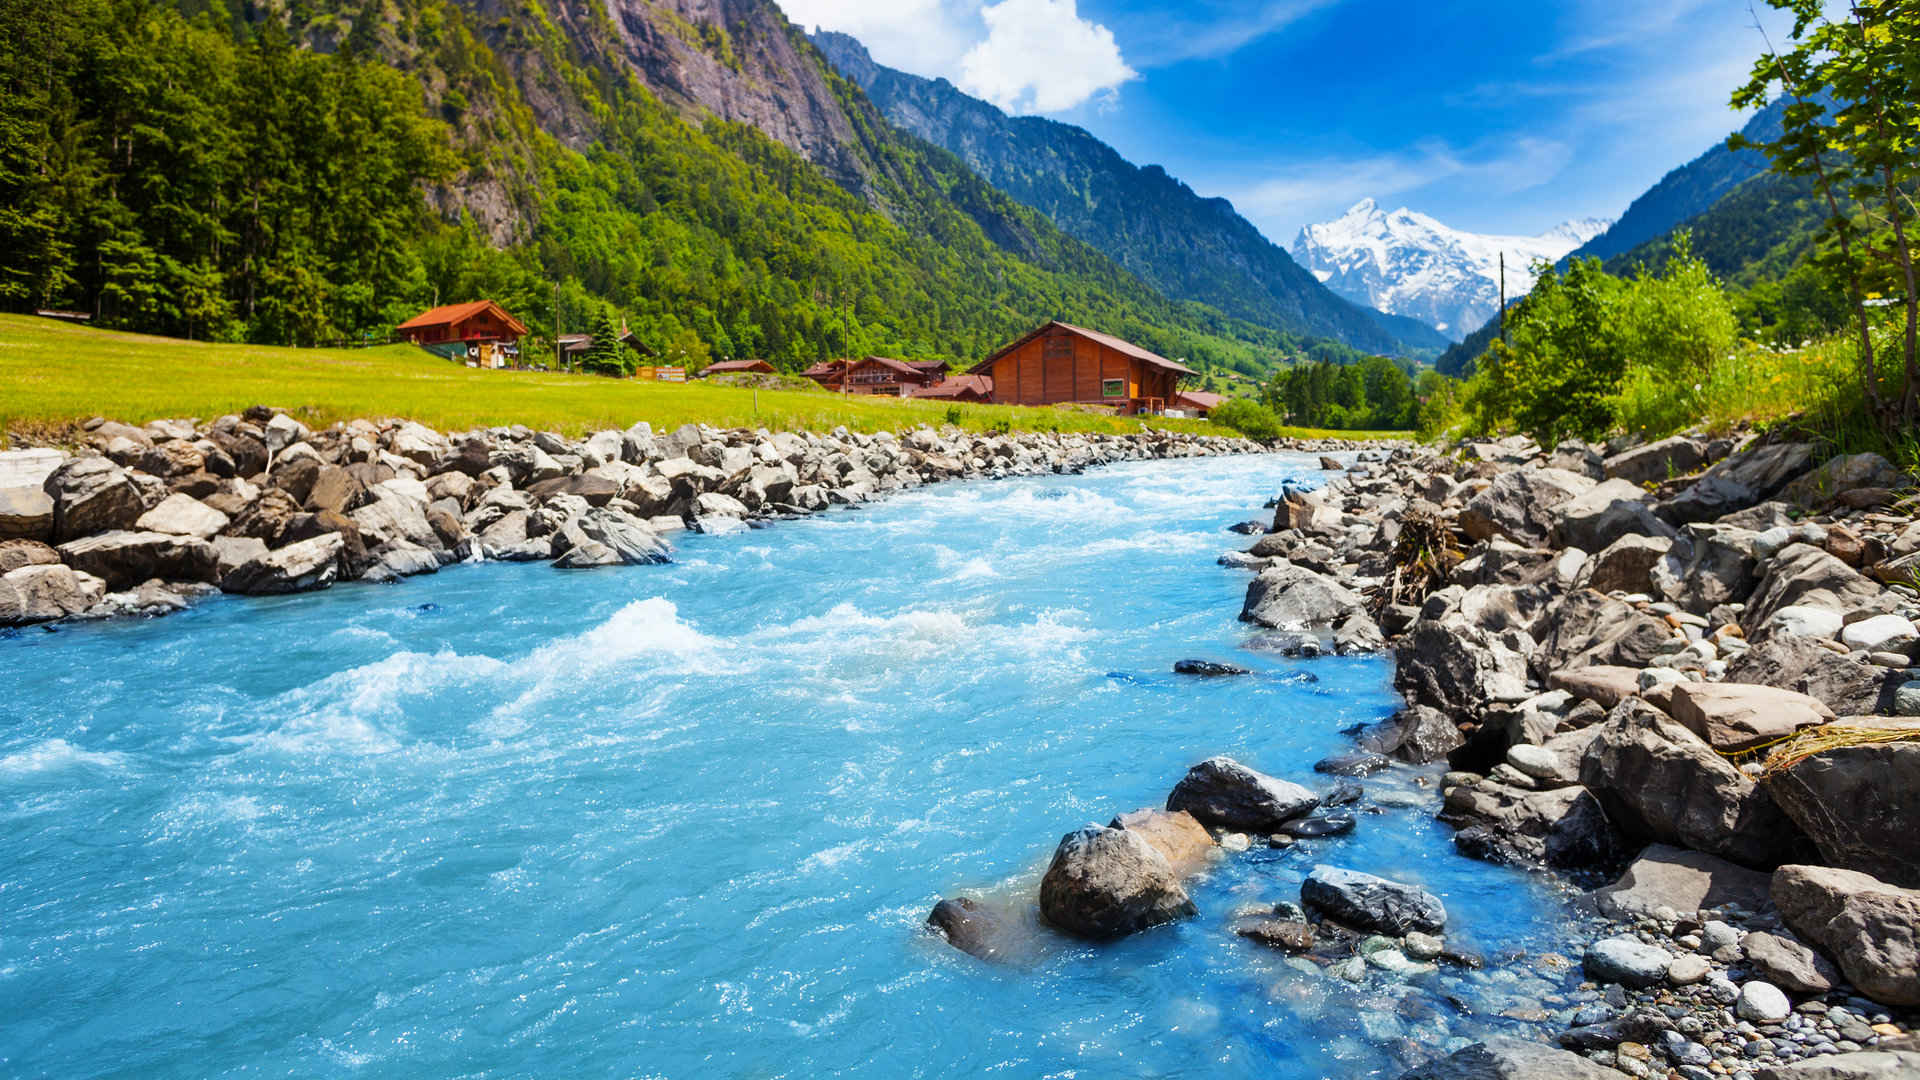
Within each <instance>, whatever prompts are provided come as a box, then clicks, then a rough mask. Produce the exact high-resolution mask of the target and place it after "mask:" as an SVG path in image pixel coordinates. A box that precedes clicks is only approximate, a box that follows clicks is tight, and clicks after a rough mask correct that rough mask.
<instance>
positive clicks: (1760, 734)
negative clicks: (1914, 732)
mask: <svg viewBox="0 0 1920 1080" xmlns="http://www.w3.org/2000/svg"><path fill="white" fill-rule="evenodd" d="M1671 711H1672V713H1673V718H1674V719H1675V720H1678V721H1680V723H1681V724H1683V725H1685V727H1686V728H1687V730H1688V731H1691V732H1693V733H1694V734H1695V735H1698V736H1700V737H1701V738H1702V739H1705V740H1706V742H1707V745H1709V746H1711V747H1713V748H1714V749H1715V750H1717V751H1719V752H1720V753H1722V754H1734V753H1740V752H1742V751H1745V750H1751V749H1753V748H1754V747H1757V746H1762V745H1765V744H1768V743H1774V742H1778V741H1780V740H1781V739H1784V738H1786V737H1787V736H1789V735H1791V734H1793V733H1794V732H1795V731H1798V730H1800V729H1801V728H1809V727H1817V726H1819V725H1821V724H1826V723H1831V722H1833V720H1834V715H1833V711H1832V710H1831V709H1828V708H1827V707H1826V706H1825V705H1822V704H1821V703H1820V702H1819V700H1817V699H1815V698H1811V697H1808V696H1807V695H1805V694H1800V693H1795V692H1794V691H1792V690H1781V689H1777V688H1775V687H1771V686H1754V685H1749V684H1742V683H1689V682H1682V683H1676V684H1674V687H1673V707H1672V710H1671ZM1916 749H1920V747H1917V748H1916Z"/></svg>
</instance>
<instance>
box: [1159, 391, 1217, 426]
mask: <svg viewBox="0 0 1920 1080" xmlns="http://www.w3.org/2000/svg"><path fill="white" fill-rule="evenodd" d="M1225 400H1227V396H1226V395H1225V394H1213V393H1208V392H1207V391H1205V390H1180V391H1177V392H1175V393H1174V395H1173V405H1172V408H1174V409H1176V410H1178V411H1180V412H1183V413H1189V414H1191V415H1193V416H1197V417H1199V418H1200V419H1202V420H1205V419H1206V418H1207V416H1208V414H1210V413H1212V412H1213V410H1215V409H1217V408H1219V407H1220V403H1221V402H1223V401H1225Z"/></svg>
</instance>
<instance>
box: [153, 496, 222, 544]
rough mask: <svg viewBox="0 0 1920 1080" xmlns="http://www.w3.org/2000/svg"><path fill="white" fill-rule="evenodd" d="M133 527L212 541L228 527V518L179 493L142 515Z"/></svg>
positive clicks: (204, 504)
mask: <svg viewBox="0 0 1920 1080" xmlns="http://www.w3.org/2000/svg"><path fill="white" fill-rule="evenodd" d="M133 527H134V528H135V529H139V530H141V531H143V532H159V533H172V534H174V535H176V536H193V537H198V538H200V539H202V540H210V539H212V538H213V536H214V534H216V533H218V532H219V531H220V530H222V529H224V528H226V527H227V515H225V514H223V513H221V512H220V511H218V510H215V509H214V508H213V507H211V506H208V505H207V504H206V503H203V502H201V501H200V500H199V499H196V498H194V497H193V496H191V495H184V494H180V493H178V492H176V493H174V494H172V495H169V496H167V497H166V498H164V499H162V500H160V505H158V506H155V507H154V508H153V509H151V510H149V511H147V512H146V513H144V514H142V515H140V518H139V520H137V521H135V522H134V523H133Z"/></svg>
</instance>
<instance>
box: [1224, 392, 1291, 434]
mask: <svg viewBox="0 0 1920 1080" xmlns="http://www.w3.org/2000/svg"><path fill="white" fill-rule="evenodd" d="M1207 419H1209V420H1211V421H1213V422H1214V423H1216V424H1219V425H1221V426H1222V427H1229V428H1232V429H1233V430H1235V431H1237V432H1239V433H1240V434H1242V435H1245V436H1246V437H1247V438H1249V439H1260V440H1266V439H1277V438H1279V437H1280V421H1278V420H1276V419H1274V416H1273V414H1272V413H1270V412H1268V411H1267V410H1266V409H1265V408H1263V407H1262V406H1261V405H1260V404H1259V403H1258V402H1253V401H1248V400H1247V399H1246V398H1229V399H1227V400H1226V401H1223V402H1221V403H1220V405H1219V407H1218V408H1216V409H1214V410H1213V412H1211V413H1209V414H1208V416H1207Z"/></svg>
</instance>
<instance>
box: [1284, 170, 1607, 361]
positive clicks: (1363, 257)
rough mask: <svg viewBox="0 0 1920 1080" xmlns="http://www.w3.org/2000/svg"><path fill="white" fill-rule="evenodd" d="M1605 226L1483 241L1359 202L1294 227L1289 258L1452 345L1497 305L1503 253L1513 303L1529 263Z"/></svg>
mask: <svg viewBox="0 0 1920 1080" xmlns="http://www.w3.org/2000/svg"><path fill="white" fill-rule="evenodd" d="M1609 224H1611V222H1607V221H1602V220H1599V219H1596V218H1583V219H1579V220H1574V221H1567V222H1563V223H1562V224H1560V225H1557V226H1555V227H1554V228H1552V229H1549V230H1548V231H1546V232H1544V233H1541V234H1540V235H1539V236H1488V235H1482V234H1480V233H1470V232H1463V231H1461V230H1459V229H1453V228H1449V227H1447V226H1446V225H1443V224H1441V223H1440V222H1438V221H1436V220H1434V219H1433V218H1431V217H1428V216H1427V215H1425V214H1422V213H1419V212H1417V211H1414V210H1409V209H1407V208H1406V207H1404V206H1403V207H1400V208H1399V209H1397V210H1393V211H1383V210H1381V209H1380V206H1379V204H1377V203H1376V202H1374V200H1372V199H1361V200H1360V201H1359V202H1357V203H1355V204H1353V207H1352V208H1351V209H1349V210H1348V211H1347V212H1346V213H1345V214H1342V215H1341V216H1340V217H1339V218H1337V219H1335V220H1333V221H1329V222H1325V223H1323V224H1319V225H1309V226H1307V227H1306V228H1304V229H1301V230H1300V235H1299V236H1298V237H1296V238H1295V239H1294V242H1293V248H1292V253H1293V257H1294V259H1295V260H1296V261H1298V262H1299V263H1300V265H1302V266H1304V267H1306V268H1307V269H1308V270H1309V271H1311V272H1312V273H1313V275H1314V276H1315V277H1317V278H1319V279H1320V280H1321V281H1323V282H1325V283H1326V284H1327V285H1328V287H1330V288H1331V289H1333V291H1335V292H1337V293H1340V294H1341V295H1343V296H1345V297H1347V298H1348V299H1350V300H1354V301H1356V302H1358V303H1362V304H1366V305H1368V306H1371V307H1376V308H1379V309H1380V310H1381V311H1386V312H1391V313H1393V314H1395V315H1405V316H1409V317H1411V318H1415V319H1419V320H1421V321H1422V322H1425V323H1428V324H1429V325H1431V326H1433V327H1434V328H1435V329H1437V330H1439V331H1440V332H1441V333H1444V334H1446V335H1448V336H1449V337H1452V338H1454V339H1455V340H1459V339H1460V338H1463V337H1465V336H1466V335H1467V334H1469V333H1472V332H1473V331H1474V330H1476V329H1478V328H1479V327H1480V325H1481V324H1482V323H1484V322H1486V321H1487V320H1488V319H1490V318H1492V317H1493V314H1494V311H1495V310H1496V309H1497V308H1498V307H1499V298H1500V256H1501V255H1502V254H1504V255H1505V256H1506V261H1507V298H1508V299H1509V300H1512V299H1513V298H1514V297H1518V296H1524V295H1525V294H1526V292H1527V290H1528V289H1531V288H1532V287H1533V273H1532V269H1531V268H1532V265H1533V263H1534V261H1535V260H1536V259H1544V260H1547V261H1549V262H1552V261H1554V260H1557V259H1559V258H1560V257H1561V256H1563V255H1565V254H1567V253H1568V252H1570V251H1572V250H1573V249H1575V248H1577V247H1579V246H1580V245H1581V244H1584V243H1586V242H1587V241H1588V240H1590V239H1592V238H1593V237H1595V236H1598V235H1599V234H1600V233H1602V232H1604V231H1605V230H1606V228H1607V226H1608V225H1609Z"/></svg>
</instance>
